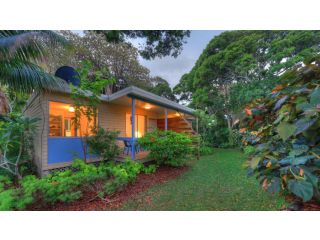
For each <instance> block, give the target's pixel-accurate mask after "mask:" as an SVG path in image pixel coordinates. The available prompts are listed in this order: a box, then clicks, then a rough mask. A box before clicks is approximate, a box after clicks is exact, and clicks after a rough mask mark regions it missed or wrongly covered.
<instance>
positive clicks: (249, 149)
mask: <svg viewBox="0 0 320 240" xmlns="http://www.w3.org/2000/svg"><path fill="white" fill-rule="evenodd" d="M243 152H244V154H245V155H247V156H250V155H252V154H253V153H254V152H255V148H254V147H253V146H250V145H249V146H245V147H244V148H243Z"/></svg>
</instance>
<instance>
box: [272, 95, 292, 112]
mask: <svg viewBox="0 0 320 240" xmlns="http://www.w3.org/2000/svg"><path fill="white" fill-rule="evenodd" d="M287 99H288V96H284V97H282V98H280V99H279V100H278V101H277V102H276V104H275V105H274V108H273V111H276V110H278V109H279V108H280V107H281V106H282V105H283V104H284V103H285V102H286V101H287Z"/></svg>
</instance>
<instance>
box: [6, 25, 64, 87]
mask: <svg viewBox="0 0 320 240" xmlns="http://www.w3.org/2000/svg"><path fill="white" fill-rule="evenodd" d="M59 44H62V45H64V46H66V44H67V42H66V41H65V39H64V38H63V37H62V36H60V35H59V34H56V33H55V32H53V31H25V30H1V31H0V83H1V85H8V86H9V88H10V89H13V90H15V91H17V92H29V93H30V92H32V91H33V90H34V89H36V90H43V89H48V88H49V89H53V88H56V87H59V86H60V81H59V80H58V79H56V78H55V77H54V76H52V75H50V74H48V73H46V72H45V71H44V70H43V69H42V68H41V67H40V66H39V64H38V62H39V60H43V59H44V55H45V54H46V53H47V50H48V48H50V47H55V46H57V45H59Z"/></svg>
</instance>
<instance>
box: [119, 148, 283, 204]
mask: <svg viewBox="0 0 320 240" xmlns="http://www.w3.org/2000/svg"><path fill="white" fill-rule="evenodd" d="M244 161H245V156H244V155H243V154H242V153H241V152H240V151H239V150H234V149H215V153H214V154H213V155H210V156H205V157H202V158H201V159H200V160H199V161H198V162H196V163H194V164H192V166H191V167H190V169H189V171H188V172H186V173H185V174H184V175H182V176H180V177H179V178H177V179H175V180H171V181H169V182H167V183H165V184H159V185H156V186H154V187H152V188H151V189H149V190H148V191H146V192H143V193H141V194H139V195H138V196H137V197H135V198H134V199H131V200H129V201H128V202H127V203H125V205H124V206H123V210H277V209H280V208H281V206H283V205H284V204H285V201H284V198H283V197H281V196H271V195H269V194H268V193H265V192H263V191H262V190H261V187H260V186H259V184H258V182H257V181H256V179H255V178H254V177H251V178H247V176H246V170H245V169H244V168H243V167H242V164H243V162H244Z"/></svg>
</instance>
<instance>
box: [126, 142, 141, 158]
mask: <svg viewBox="0 0 320 240" xmlns="http://www.w3.org/2000/svg"><path fill="white" fill-rule="evenodd" d="M123 143H124V148H123V153H125V154H127V155H129V153H130V152H131V151H132V143H131V141H130V140H125V139H124V140H123ZM134 150H135V152H136V153H137V152H140V151H141V148H140V145H139V144H137V143H135V146H134Z"/></svg>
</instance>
